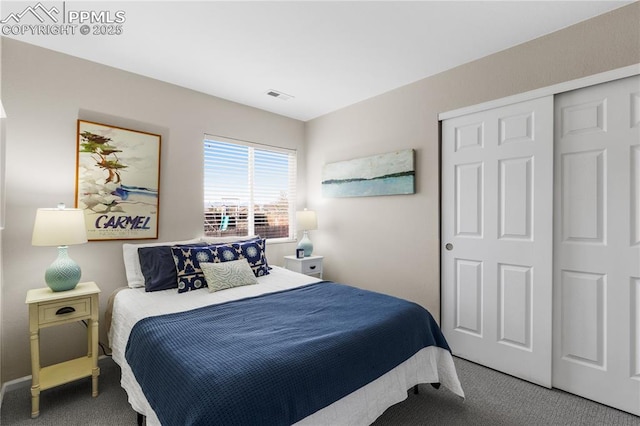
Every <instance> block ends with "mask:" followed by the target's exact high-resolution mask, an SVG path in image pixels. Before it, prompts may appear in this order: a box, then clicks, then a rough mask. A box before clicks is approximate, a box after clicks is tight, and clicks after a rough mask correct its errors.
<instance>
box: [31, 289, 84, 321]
mask: <svg viewBox="0 0 640 426" xmlns="http://www.w3.org/2000/svg"><path fill="white" fill-rule="evenodd" d="M90 316H91V297H90V296H87V297H79V298H77V299H72V300H68V299H67V300H60V301H57V302H52V303H41V304H39V305H38V322H39V323H40V325H45V324H53V323H57V322H61V321H69V320H74V321H77V320H79V319H82V318H89V317H90Z"/></svg>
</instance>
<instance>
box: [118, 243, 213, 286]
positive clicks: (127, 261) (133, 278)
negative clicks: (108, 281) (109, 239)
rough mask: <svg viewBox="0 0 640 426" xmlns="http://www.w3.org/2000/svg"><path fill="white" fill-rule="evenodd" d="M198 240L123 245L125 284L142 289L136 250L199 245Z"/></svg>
mask: <svg viewBox="0 0 640 426" xmlns="http://www.w3.org/2000/svg"><path fill="white" fill-rule="evenodd" d="M199 242H201V241H200V238H194V239H192V240H186V241H172V242H160V243H159V242H155V243H146V244H129V243H126V244H123V245H122V257H123V258H124V270H125V272H126V274H127V284H128V285H129V287H132V288H135V287H144V275H142V269H141V268H140V258H139V257H138V249H139V248H141V247H154V246H174V245H177V244H193V243H199Z"/></svg>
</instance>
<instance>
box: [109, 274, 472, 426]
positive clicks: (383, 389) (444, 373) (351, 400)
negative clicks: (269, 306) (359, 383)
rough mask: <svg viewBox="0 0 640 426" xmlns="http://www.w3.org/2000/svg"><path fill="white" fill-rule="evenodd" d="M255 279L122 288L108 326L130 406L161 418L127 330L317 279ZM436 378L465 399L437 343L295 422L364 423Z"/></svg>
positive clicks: (149, 420) (150, 419)
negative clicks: (131, 355) (143, 383)
mask: <svg viewBox="0 0 640 426" xmlns="http://www.w3.org/2000/svg"><path fill="white" fill-rule="evenodd" d="M258 281H259V284H257V285H249V286H244V287H236V288H232V289H227V290H223V291H219V292H215V293H209V292H208V291H207V290H205V289H202V290H197V291H190V292H186V293H181V294H178V293H177V291H176V290H175V289H173V290H165V291H158V292H151V293H148V292H145V291H144V288H131V289H126V290H123V291H120V292H119V293H118V294H117V295H116V297H115V299H114V303H113V313H112V319H111V329H110V330H109V342H110V345H111V348H112V350H113V360H114V361H115V362H116V363H118V365H120V367H121V369H122V380H121V384H122V387H123V388H124V389H125V390H126V391H127V395H128V398H129V403H130V404H131V406H132V407H133V409H134V410H136V411H137V412H139V413H142V414H144V415H145V416H146V417H147V425H159V424H160V422H159V420H158V418H157V416H156V415H155V413H154V412H153V409H152V408H151V406H150V405H149V403H148V402H147V400H146V398H145V396H144V393H143V392H142V389H141V388H140V385H139V384H138V382H137V381H136V379H135V377H134V375H133V372H132V371H131V368H130V367H129V365H128V364H127V361H126V359H125V356H124V352H125V349H126V346H127V341H128V339H129V333H130V332H131V329H132V328H133V326H134V325H135V324H136V322H138V321H139V320H141V319H142V318H145V317H148V316H154V315H160V314H163V313H172V312H181V311H186V310H190V309H194V308H198V307H202V306H206V305H211V304H218V303H223V302H227V301H231V300H237V299H242V298H245V297H251V296H257V295H259V294H265V293H270V292H274V291H280V290H285V289H288V288H293V287H298V286H301V285H305V284H309V283H313V282H317V281H320V280H319V279H317V278H313V277H310V276H307V275H302V274H298V273H296V272H292V271H289V270H286V269H283V268H279V267H273V269H272V270H271V273H270V274H269V275H266V276H263V277H260V278H258ZM435 382H439V383H441V384H442V385H443V386H444V387H446V388H448V389H449V390H451V391H452V392H454V393H455V394H457V395H459V396H461V397H464V393H463V391H462V388H461V386H460V382H459V380H458V376H457V374H456V371H455V367H454V364H453V359H452V357H451V354H450V353H449V352H448V351H446V350H444V349H441V348H438V347H428V348H424V349H422V350H421V351H420V352H418V353H417V354H416V355H414V356H413V357H411V358H409V359H408V360H407V361H405V362H404V363H402V364H400V365H399V366H398V367H396V368H395V369H393V370H391V371H390V372H388V373H387V374H385V375H383V376H381V377H380V378H378V379H377V380H375V381H373V382H371V383H369V384H368V385H366V386H364V387H362V388H360V389H358V390H357V391H355V392H353V393H351V394H350V395H347V396H346V397H344V398H342V399H340V400H339V401H336V402H335V403H333V404H331V405H329V406H328V407H325V408H323V409H322V410H319V411H317V412H316V413H314V414H312V415H311V416H309V417H307V418H305V419H302V420H301V421H300V422H298V423H297V424H300V425H368V424H371V423H372V422H373V421H374V420H375V419H376V418H378V417H379V416H380V415H381V414H382V413H383V412H384V410H386V409H387V408H388V407H390V406H391V405H393V404H396V403H398V402H400V401H403V400H404V399H406V397H407V389H409V388H411V387H412V386H414V385H416V384H419V383H435Z"/></svg>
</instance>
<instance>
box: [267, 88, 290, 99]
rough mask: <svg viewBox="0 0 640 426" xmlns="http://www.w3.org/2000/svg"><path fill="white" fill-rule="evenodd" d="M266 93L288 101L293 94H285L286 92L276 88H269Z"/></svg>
mask: <svg viewBox="0 0 640 426" xmlns="http://www.w3.org/2000/svg"><path fill="white" fill-rule="evenodd" d="M267 95H269V96H271V97H273V98H278V99H282V100H283V101H288V100H289V99H291V98H293V96H291V95H287V94H286V93H282V92H278V91H277V90H269V91H267Z"/></svg>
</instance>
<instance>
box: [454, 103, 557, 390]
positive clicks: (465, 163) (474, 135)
mask: <svg viewBox="0 0 640 426" xmlns="http://www.w3.org/2000/svg"><path fill="white" fill-rule="evenodd" d="M552 207H553V98H552V97H546V98H540V99H535V100H533V101H528V102H523V103H519V104H515V105H510V106H507V107H503V108H498V109H493V110H489V111H484V112H479V113H474V114H469V115H465V116H461V117H457V118H452V119H449V120H445V121H444V122H443V123H442V244H443V250H442V265H441V269H442V329H443V331H444V334H445V336H446V338H447V340H448V342H449V344H450V346H451V349H452V351H453V353H454V354H455V355H457V356H460V357H462V358H466V359H469V360H471V361H474V362H477V363H480V364H483V365H486V366H489V367H491V368H494V369H496V370H500V371H503V372H506V373H509V374H512V375H514V376H517V377H521V378H523V379H526V380H530V381H532V382H535V383H538V384H541V385H544V386H548V387H549V386H551V325H552V320H551V311H552V300H551V297H552V285H551V283H552V246H553V237H552V231H553V230H552V224H553V208H552Z"/></svg>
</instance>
